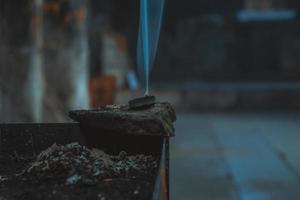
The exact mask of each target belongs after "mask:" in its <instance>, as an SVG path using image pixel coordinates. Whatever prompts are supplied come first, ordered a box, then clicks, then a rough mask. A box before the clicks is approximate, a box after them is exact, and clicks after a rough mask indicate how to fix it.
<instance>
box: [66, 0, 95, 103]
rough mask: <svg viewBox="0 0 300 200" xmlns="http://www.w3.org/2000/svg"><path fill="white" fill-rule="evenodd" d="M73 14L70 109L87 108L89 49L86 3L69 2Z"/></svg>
mask: <svg viewBox="0 0 300 200" xmlns="http://www.w3.org/2000/svg"><path fill="white" fill-rule="evenodd" d="M71 4H72V7H73V12H74V19H75V20H74V30H75V31H74V37H73V39H72V47H71V48H72V52H71V58H70V59H71V71H70V73H71V87H72V88H73V92H72V94H71V99H70V100H71V102H70V106H71V109H83V108H85V109H87V108H89V103H90V99H89V94H88V81H89V61H88V57H89V48H88V33H87V20H86V19H87V2H86V1H84V0H77V1H71Z"/></svg>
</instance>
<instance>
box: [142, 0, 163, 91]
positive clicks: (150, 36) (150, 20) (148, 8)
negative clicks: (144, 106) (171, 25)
mask: <svg viewBox="0 0 300 200" xmlns="http://www.w3.org/2000/svg"><path fill="white" fill-rule="evenodd" d="M164 4H165V1H164V0H141V2H140V29H139V36H138V48H137V64H138V71H139V75H140V78H141V80H142V82H143V84H144V86H145V95H148V94H149V77H150V72H151V69H152V67H153V64H154V60H155V55H156V51H157V46H158V41H159V34H160V29H161V24H162V16H163V10H164Z"/></svg>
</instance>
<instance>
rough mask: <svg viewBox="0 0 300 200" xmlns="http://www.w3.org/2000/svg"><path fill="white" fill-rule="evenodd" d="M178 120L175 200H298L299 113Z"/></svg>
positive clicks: (173, 171) (173, 166)
mask: <svg viewBox="0 0 300 200" xmlns="http://www.w3.org/2000/svg"><path fill="white" fill-rule="evenodd" d="M178 118H179V119H178V122H177V125H176V126H177V130H176V132H177V136H176V138H175V139H174V140H173V141H172V147H171V148H172V150H171V153H172V162H171V177H172V179H171V187H172V188H171V194H172V196H171V199H172V200H300V113H299V114H278V113H269V114H266V113H264V114H250V113H248V114H247V113H239V114H201V115H179V117H178Z"/></svg>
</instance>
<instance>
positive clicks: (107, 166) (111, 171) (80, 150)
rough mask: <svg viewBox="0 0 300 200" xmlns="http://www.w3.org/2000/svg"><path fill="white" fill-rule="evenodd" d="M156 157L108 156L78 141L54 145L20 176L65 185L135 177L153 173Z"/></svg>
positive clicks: (25, 178)
mask: <svg viewBox="0 0 300 200" xmlns="http://www.w3.org/2000/svg"><path fill="white" fill-rule="evenodd" d="M158 163H159V162H158V158H157V157H154V156H151V155H150V156H145V155H136V156H128V155H127V153H126V152H124V151H123V152H120V154H119V155H118V156H112V155H108V154H106V153H105V152H103V151H101V150H99V149H88V148H86V147H85V146H81V145H79V144H78V143H72V144H68V145H64V146H63V145H57V144H54V145H52V146H51V147H49V148H48V149H46V150H45V151H43V152H41V153H40V154H39V155H38V156H37V158H36V160H35V161H34V162H32V163H31V164H30V165H29V166H28V167H27V168H26V169H25V170H24V171H23V172H22V173H21V174H20V175H18V177H20V178H21V179H22V180H30V181H38V182H39V181H43V180H55V181H56V182H57V181H59V182H60V183H62V184H65V185H75V184H87V185H93V184H97V182H99V181H109V180H110V179H114V178H121V179H136V178H139V177H147V176H148V175H150V174H153V171H155V170H157V168H158Z"/></svg>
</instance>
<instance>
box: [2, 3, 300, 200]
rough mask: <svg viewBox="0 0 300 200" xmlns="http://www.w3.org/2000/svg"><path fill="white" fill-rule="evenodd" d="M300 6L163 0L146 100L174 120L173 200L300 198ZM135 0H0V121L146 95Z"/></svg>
mask: <svg viewBox="0 0 300 200" xmlns="http://www.w3.org/2000/svg"><path fill="white" fill-rule="evenodd" d="M299 11H300V2H299V1H297V0H227V1H219V0H185V1H179V0H172V1H171V0H167V1H166V10H165V14H164V20H163V25H162V30H161V38H160V43H159V48H158V52H157V57H156V61H155V66H154V69H153V71H152V73H151V82H150V87H151V90H150V94H153V95H156V96H157V99H158V100H159V101H169V102H170V103H172V104H173V105H174V107H175V108H176V110H177V112H178V122H177V125H176V126H177V137H176V138H175V139H174V140H173V143H172V151H171V152H172V163H171V164H172V169H171V174H172V176H171V177H172V180H171V187H172V189H171V192H172V199H175V200H177V199H178V200H182V199H187V200H194V199H195V200H198V199H203V200H217V199H218V200H219V199H220V200H227V199H228V200H231V199H232V200H235V199H242V200H252V199H255V200H256V199H259V200H265V199H266V200H268V199H271V200H273V199H275V200H276V199H278V200H283V199H284V200H286V199H287V200H294V199H295V200H298V199H300V190H299V188H300V134H299V132H300V118H299V117H300V113H299V109H300V81H299V79H300V68H299V65H300V56H299V55H298V54H300V19H299V14H298V13H299ZM138 24H139V1H138V0H130V1H124V0H23V1H11V0H0V122H1V123H8V122H14V123H16V122H66V121H68V118H67V115H66V113H67V112H68V111H69V110H70V109H82V108H96V107H99V106H102V105H106V104H112V103H123V104H124V103H127V101H128V100H130V99H132V98H134V97H139V96H141V95H143V92H144V88H143V86H142V85H141V84H140V81H139V77H138V76H137V73H136V71H137V70H136V46H137V35H138Z"/></svg>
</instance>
